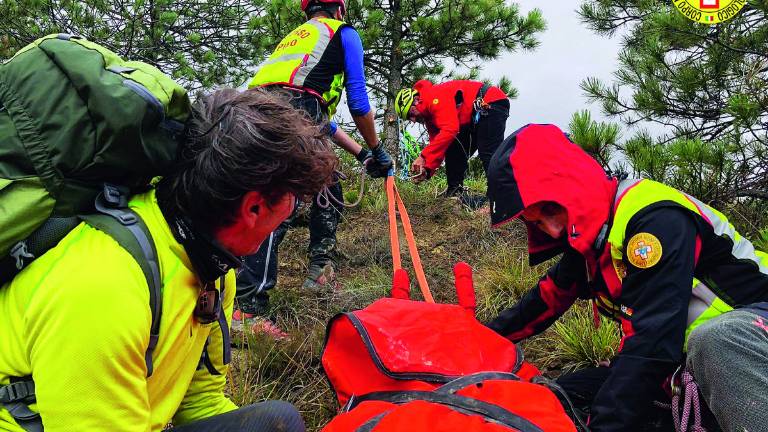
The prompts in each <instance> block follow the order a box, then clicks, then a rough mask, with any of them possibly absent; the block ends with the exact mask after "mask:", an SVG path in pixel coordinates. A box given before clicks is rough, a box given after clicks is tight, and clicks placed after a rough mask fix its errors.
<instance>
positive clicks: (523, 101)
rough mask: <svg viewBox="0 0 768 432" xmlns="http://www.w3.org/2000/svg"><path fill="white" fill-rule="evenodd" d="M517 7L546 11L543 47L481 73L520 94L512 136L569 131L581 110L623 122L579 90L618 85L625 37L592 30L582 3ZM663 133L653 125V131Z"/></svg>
mask: <svg viewBox="0 0 768 432" xmlns="http://www.w3.org/2000/svg"><path fill="white" fill-rule="evenodd" d="M512 1H514V2H515V3H517V4H518V5H519V6H520V11H521V13H524V14H525V13H528V12H529V11H531V10H532V9H534V8H538V9H540V10H541V11H542V13H543V16H544V20H545V21H546V24H547V29H546V30H545V31H544V32H542V33H539V35H538V39H539V42H540V45H539V47H538V48H536V49H535V50H533V51H518V52H513V53H505V54H503V55H502V56H501V58H499V59H498V60H495V61H492V62H489V63H488V64H487V65H486V66H485V67H484V68H483V70H482V71H481V72H480V77H481V78H483V79H486V78H489V79H490V80H491V81H492V82H495V81H498V78H500V77H501V76H507V77H508V78H510V79H511V81H512V85H513V86H514V87H515V88H517V90H518V92H519V96H518V97H517V99H514V100H512V101H511V107H510V116H509V120H507V129H506V134H507V135H509V134H510V133H512V132H513V131H515V130H516V129H518V128H519V127H521V126H524V125H526V124H528V123H552V124H555V125H557V126H559V127H560V128H562V129H567V128H568V124H569V123H570V120H571V116H572V115H573V113H575V112H576V111H579V110H581V109H588V110H590V111H591V113H592V118H593V119H595V120H601V121H606V120H612V121H614V122H618V119H609V118H607V117H606V116H604V115H603V113H602V110H601V107H600V105H599V104H598V103H590V102H589V101H588V100H587V98H586V97H585V96H584V94H583V91H582V90H581V88H580V87H579V85H580V83H581V82H582V81H583V80H584V79H585V78H587V77H597V78H599V79H600V80H602V81H604V82H606V83H611V82H612V81H613V75H612V74H613V71H615V70H616V69H617V67H618V61H617V58H618V53H619V51H620V42H621V37H620V36H615V37H613V38H607V37H604V36H598V35H597V34H595V33H594V32H592V31H591V30H589V29H588V28H587V27H586V26H585V25H584V24H583V23H582V22H581V21H580V19H579V15H578V14H577V13H576V9H577V7H578V5H579V4H580V3H581V2H580V1H577V2H564V1H559V0H558V1H555V0H548V1H541V0H512ZM449 69H450V66H449ZM345 99H346V98H342V102H341V103H340V104H339V114H340V115H341V116H342V118H344V119H349V118H350V117H349V111H348V110H347V107H346V100H345ZM646 127H648V125H646ZM657 128H658V126H656V125H650V129H651V130H652V131H653V130H654V129H657ZM622 132H623V133H622V136H624V137H626V136H628V135H630V131H628V130H627V128H626V126H622Z"/></svg>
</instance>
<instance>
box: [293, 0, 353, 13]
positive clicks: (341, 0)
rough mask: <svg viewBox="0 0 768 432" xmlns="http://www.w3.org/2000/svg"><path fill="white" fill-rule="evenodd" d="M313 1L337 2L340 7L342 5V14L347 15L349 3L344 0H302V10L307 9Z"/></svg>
mask: <svg viewBox="0 0 768 432" xmlns="http://www.w3.org/2000/svg"><path fill="white" fill-rule="evenodd" d="M312 3H331V4H337V5H339V7H341V14H342V15H346V13H347V5H345V4H344V0H301V10H303V11H304V12H306V11H307V8H308V7H309V5H310V4H312Z"/></svg>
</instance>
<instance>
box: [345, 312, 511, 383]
mask: <svg viewBox="0 0 768 432" xmlns="http://www.w3.org/2000/svg"><path fill="white" fill-rule="evenodd" d="M344 316H346V317H347V318H348V319H349V321H350V322H351V323H352V325H353V326H354V327H355V329H356V330H357V332H358V333H360V337H361V338H362V340H363V344H365V348H366V349H367V350H368V354H369V355H370V356H371V359H372V360H373V363H374V364H375V365H376V368H378V369H379V371H381V373H383V374H384V375H386V376H387V377H389V378H392V379H395V380H403V381H408V380H416V381H426V382H431V383H447V382H449V381H453V380H455V379H458V378H461V377H462V376H464V375H445V374H439V373H432V372H392V371H391V370H389V369H387V367H386V366H384V362H382V361H381V358H380V357H379V355H378V353H377V352H376V348H375V347H374V346H373V342H372V341H371V336H370V335H369V334H368V330H367V329H366V328H365V326H364V325H363V323H362V322H361V321H360V319H359V318H358V317H357V316H355V314H354V313H352V312H348V313H345V314H344ZM522 366H523V351H522V349H520V347H519V346H517V345H515V365H514V367H513V368H512V370H511V371H510V372H511V373H513V374H514V373H517V372H518V371H519V370H520V368H521V367H522Z"/></svg>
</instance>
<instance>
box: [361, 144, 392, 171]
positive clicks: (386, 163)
mask: <svg viewBox="0 0 768 432" xmlns="http://www.w3.org/2000/svg"><path fill="white" fill-rule="evenodd" d="M371 155H372V156H373V160H371V161H370V162H368V164H367V165H366V166H365V170H366V172H368V175H369V176H371V177H373V178H379V177H386V176H387V175H388V174H389V170H390V169H391V168H392V157H390V156H389V153H387V151H386V150H384V146H383V145H382V144H381V143H380V144H379V145H378V146H377V147H376V148H375V149H373V150H371Z"/></svg>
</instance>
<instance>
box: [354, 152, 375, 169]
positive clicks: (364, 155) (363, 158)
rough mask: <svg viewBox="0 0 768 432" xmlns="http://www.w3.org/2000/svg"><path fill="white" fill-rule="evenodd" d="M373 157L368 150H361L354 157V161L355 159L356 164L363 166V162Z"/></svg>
mask: <svg viewBox="0 0 768 432" xmlns="http://www.w3.org/2000/svg"><path fill="white" fill-rule="evenodd" d="M372 157H373V153H371V151H370V150H368V149H367V148H361V149H360V153H358V154H357V155H355V159H357V161H358V162H360V163H361V164H363V165H365V161H367V160H368V159H370V158H372Z"/></svg>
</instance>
